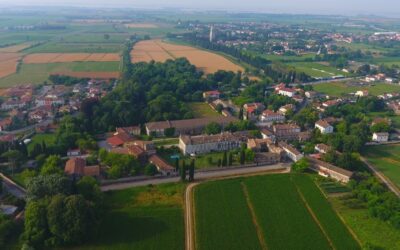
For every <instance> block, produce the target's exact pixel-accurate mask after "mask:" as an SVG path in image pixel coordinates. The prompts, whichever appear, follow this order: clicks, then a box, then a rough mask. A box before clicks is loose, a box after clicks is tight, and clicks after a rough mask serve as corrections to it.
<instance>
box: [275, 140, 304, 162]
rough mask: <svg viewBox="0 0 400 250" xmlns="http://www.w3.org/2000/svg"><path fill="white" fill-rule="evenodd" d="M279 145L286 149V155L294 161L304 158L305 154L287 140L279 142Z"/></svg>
mask: <svg viewBox="0 0 400 250" xmlns="http://www.w3.org/2000/svg"><path fill="white" fill-rule="evenodd" d="M278 145H279V146H280V147H281V148H282V149H283V150H284V151H285V153H286V156H287V157H288V158H289V159H291V160H292V161H294V162H297V161H299V160H300V159H301V158H303V154H302V153H300V152H299V151H298V150H297V149H296V148H294V147H293V146H292V145H289V144H287V143H286V142H279V143H278Z"/></svg>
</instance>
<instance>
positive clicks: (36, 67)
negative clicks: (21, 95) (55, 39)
mask: <svg viewBox="0 0 400 250" xmlns="http://www.w3.org/2000/svg"><path fill="white" fill-rule="evenodd" d="M60 71H61V72H62V71H89V72H100V71H106V72H113V71H119V62H70V63H44V64H22V66H21V69H20V70H19V72H18V73H16V74H12V75H9V76H7V77H3V78H0V87H9V86H13V85H18V84H27V83H33V84H40V83H43V82H44V81H46V80H47V79H48V77H49V75H50V74H51V73H53V72H60Z"/></svg>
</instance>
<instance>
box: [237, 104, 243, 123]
mask: <svg viewBox="0 0 400 250" xmlns="http://www.w3.org/2000/svg"><path fill="white" fill-rule="evenodd" d="M238 118H239V119H240V120H243V108H242V107H241V108H240V110H239V115H238Z"/></svg>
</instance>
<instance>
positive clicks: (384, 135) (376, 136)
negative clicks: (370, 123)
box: [372, 132, 389, 142]
mask: <svg viewBox="0 0 400 250" xmlns="http://www.w3.org/2000/svg"><path fill="white" fill-rule="evenodd" d="M372 141H374V142H387V141H389V133H388V132H381V133H373V134H372Z"/></svg>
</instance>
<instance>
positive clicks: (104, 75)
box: [51, 71, 120, 79]
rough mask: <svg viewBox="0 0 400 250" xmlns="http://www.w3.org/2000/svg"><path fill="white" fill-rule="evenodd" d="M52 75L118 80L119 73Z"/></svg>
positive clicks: (63, 73) (55, 73)
mask: <svg viewBox="0 0 400 250" xmlns="http://www.w3.org/2000/svg"><path fill="white" fill-rule="evenodd" d="M51 74H52V75H65V76H72V77H79V78H95V79H110V78H119V76H120V74H119V72H67V71H63V72H54V73H51Z"/></svg>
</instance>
